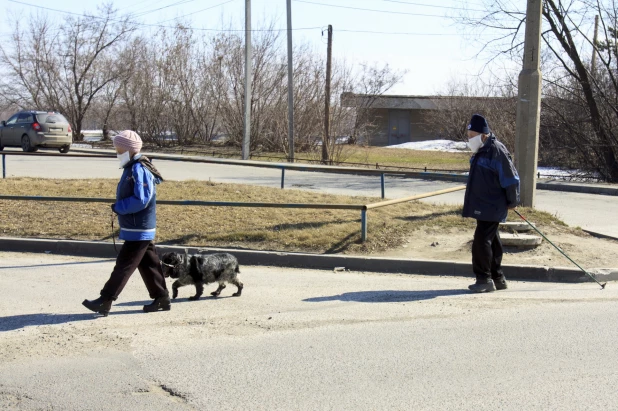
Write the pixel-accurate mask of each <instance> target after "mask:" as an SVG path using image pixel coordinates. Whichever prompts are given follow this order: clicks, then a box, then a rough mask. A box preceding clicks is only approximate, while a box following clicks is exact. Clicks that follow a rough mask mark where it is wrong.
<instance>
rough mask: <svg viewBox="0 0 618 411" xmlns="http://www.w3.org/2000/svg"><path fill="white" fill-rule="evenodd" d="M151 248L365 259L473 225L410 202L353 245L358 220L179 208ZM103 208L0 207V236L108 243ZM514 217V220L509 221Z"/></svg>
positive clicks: (195, 192) (67, 187) (91, 188)
mask: <svg viewBox="0 0 618 411" xmlns="http://www.w3.org/2000/svg"><path fill="white" fill-rule="evenodd" d="M116 183H117V181H116V180H106V179H101V180H52V179H30V178H14V179H6V180H1V181H0V193H2V194H7V195H8V194H10V195H41V196H67V197H104V198H113V196H114V193H115V187H116ZM158 198H159V199H166V200H210V201H243V202H252V201H255V202H276V203H333V204H334V203H342V204H366V203H371V202H375V201H379V199H378V198H369V197H348V196H335V195H328V194H319V193H314V192H307V191H299V190H280V189H275V188H268V187H255V186H248V185H236V184H216V183H210V182H203V181H199V182H198V181H185V182H165V183H163V184H162V185H160V186H158ZM157 210H158V231H157V242H159V243H168V244H183V245H195V246H211V247H238V248H251V249H261V250H282V251H306V252H318V253H338V252H345V253H355V254H368V253H372V252H379V251H384V250H388V249H392V248H395V247H398V246H399V245H401V244H402V243H403V242H404V241H405V239H406V238H408V237H409V236H410V235H413V233H414V232H416V231H417V230H426V231H427V230H446V229H449V230H465V231H469V232H470V234H472V230H473V228H474V221H473V220H470V219H463V218H461V217H460V211H461V210H460V208H459V207H453V206H434V205H429V204H426V203H419V202H411V203H405V204H398V205H395V206H390V207H385V208H381V209H377V210H372V211H370V212H369V213H368V232H369V234H368V237H369V240H368V241H367V242H366V243H364V244H363V243H361V242H360V212H357V211H340V210H298V209H285V208H281V209H278V208H274V209H270V208H269V209H266V208H232V207H180V206H163V205H158V206H157ZM524 211H525V212H526V213H527V214H528V216H529V217H530V218H533V221H535V222H536V223H538V224H543V225H544V226H548V225H551V226H554V227H563V226H564V224H563V223H561V222H560V221H559V220H557V219H556V218H554V217H553V216H551V215H550V214H547V213H543V212H538V211H533V210H524ZM110 213H111V211H110V208H109V205H108V204H88V203H59V202H32V201H27V202H26V201H0V235H2V236H14V237H38V238H64V239H81V240H109V239H110V238H111V227H110ZM516 218H517V217H515V218H513V220H516Z"/></svg>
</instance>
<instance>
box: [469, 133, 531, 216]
mask: <svg viewBox="0 0 618 411" xmlns="http://www.w3.org/2000/svg"><path fill="white" fill-rule="evenodd" d="M518 204H519V175H518V174H517V170H516V169H515V165H513V161H512V159H511V155H510V154H509V152H508V150H507V149H506V147H505V146H504V144H502V143H501V142H499V141H498V140H497V139H496V137H495V136H494V135H493V134H491V135H490V136H489V138H488V139H487V140H486V141H485V144H483V146H482V147H481V148H480V149H479V151H478V152H477V153H476V154H475V155H474V156H472V158H471V159H470V174H469V175H468V184H467V186H466V196H465V198H464V207H463V212H462V215H463V216H464V217H471V218H475V219H477V220H481V221H496V222H504V221H506V217H507V214H508V209H509V208H511V207H515V206H517V205H518Z"/></svg>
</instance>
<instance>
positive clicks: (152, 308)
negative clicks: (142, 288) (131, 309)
mask: <svg viewBox="0 0 618 411" xmlns="http://www.w3.org/2000/svg"><path fill="white" fill-rule="evenodd" d="M171 304H172V303H171V301H170V296H169V295H165V296H163V297H157V298H155V299H154V301H153V302H152V303H150V304H148V305H145V306H144V312H145V313H154V312H156V311H159V310H161V311H169V310H170V309H171V308H172V305H171Z"/></svg>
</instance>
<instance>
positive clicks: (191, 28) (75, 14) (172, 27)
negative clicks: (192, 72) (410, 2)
mask: <svg viewBox="0 0 618 411" xmlns="http://www.w3.org/2000/svg"><path fill="white" fill-rule="evenodd" d="M8 1H9V2H10V3H17V4H22V5H24V6H29V7H34V8H37V9H42V10H48V11H53V12H56V13H63V14H69V15H72V16H79V17H84V14H80V13H74V12H71V11H66V10H60V9H53V8H51V7H44V6H39V5H36V4H30V3H25V2H22V1H18V0H8ZM230 1H233V0H230ZM89 17H91V18H93V19H99V20H109V21H114V22H118V23H122V22H123V21H122V20H118V19H107V18H106V17H99V16H94V15H90V16H89ZM135 25H136V26H141V27H155V28H163V29H177V28H178V27H177V26H166V25H162V24H148V23H135ZM185 28H186V29H187V30H189V29H190V30H196V31H217V32H243V33H244V32H245V30H244V29H238V30H234V29H204V28H198V27H185ZM321 28H322V27H320V26H317V27H299V28H295V29H293V30H294V31H300V30H316V29H321ZM251 31H252V32H268V31H273V32H274V31H287V28H283V29H254V30H251Z"/></svg>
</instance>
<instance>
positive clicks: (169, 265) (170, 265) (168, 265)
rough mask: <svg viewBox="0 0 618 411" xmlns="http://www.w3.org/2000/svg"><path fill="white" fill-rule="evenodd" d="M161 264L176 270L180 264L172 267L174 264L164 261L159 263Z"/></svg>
mask: <svg viewBox="0 0 618 411" xmlns="http://www.w3.org/2000/svg"><path fill="white" fill-rule="evenodd" d="M159 262H160V263H161V265H164V266H166V267H170V268H176V265H178V264H176V265H172V264H168V263H164V262H163V261H159Z"/></svg>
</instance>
